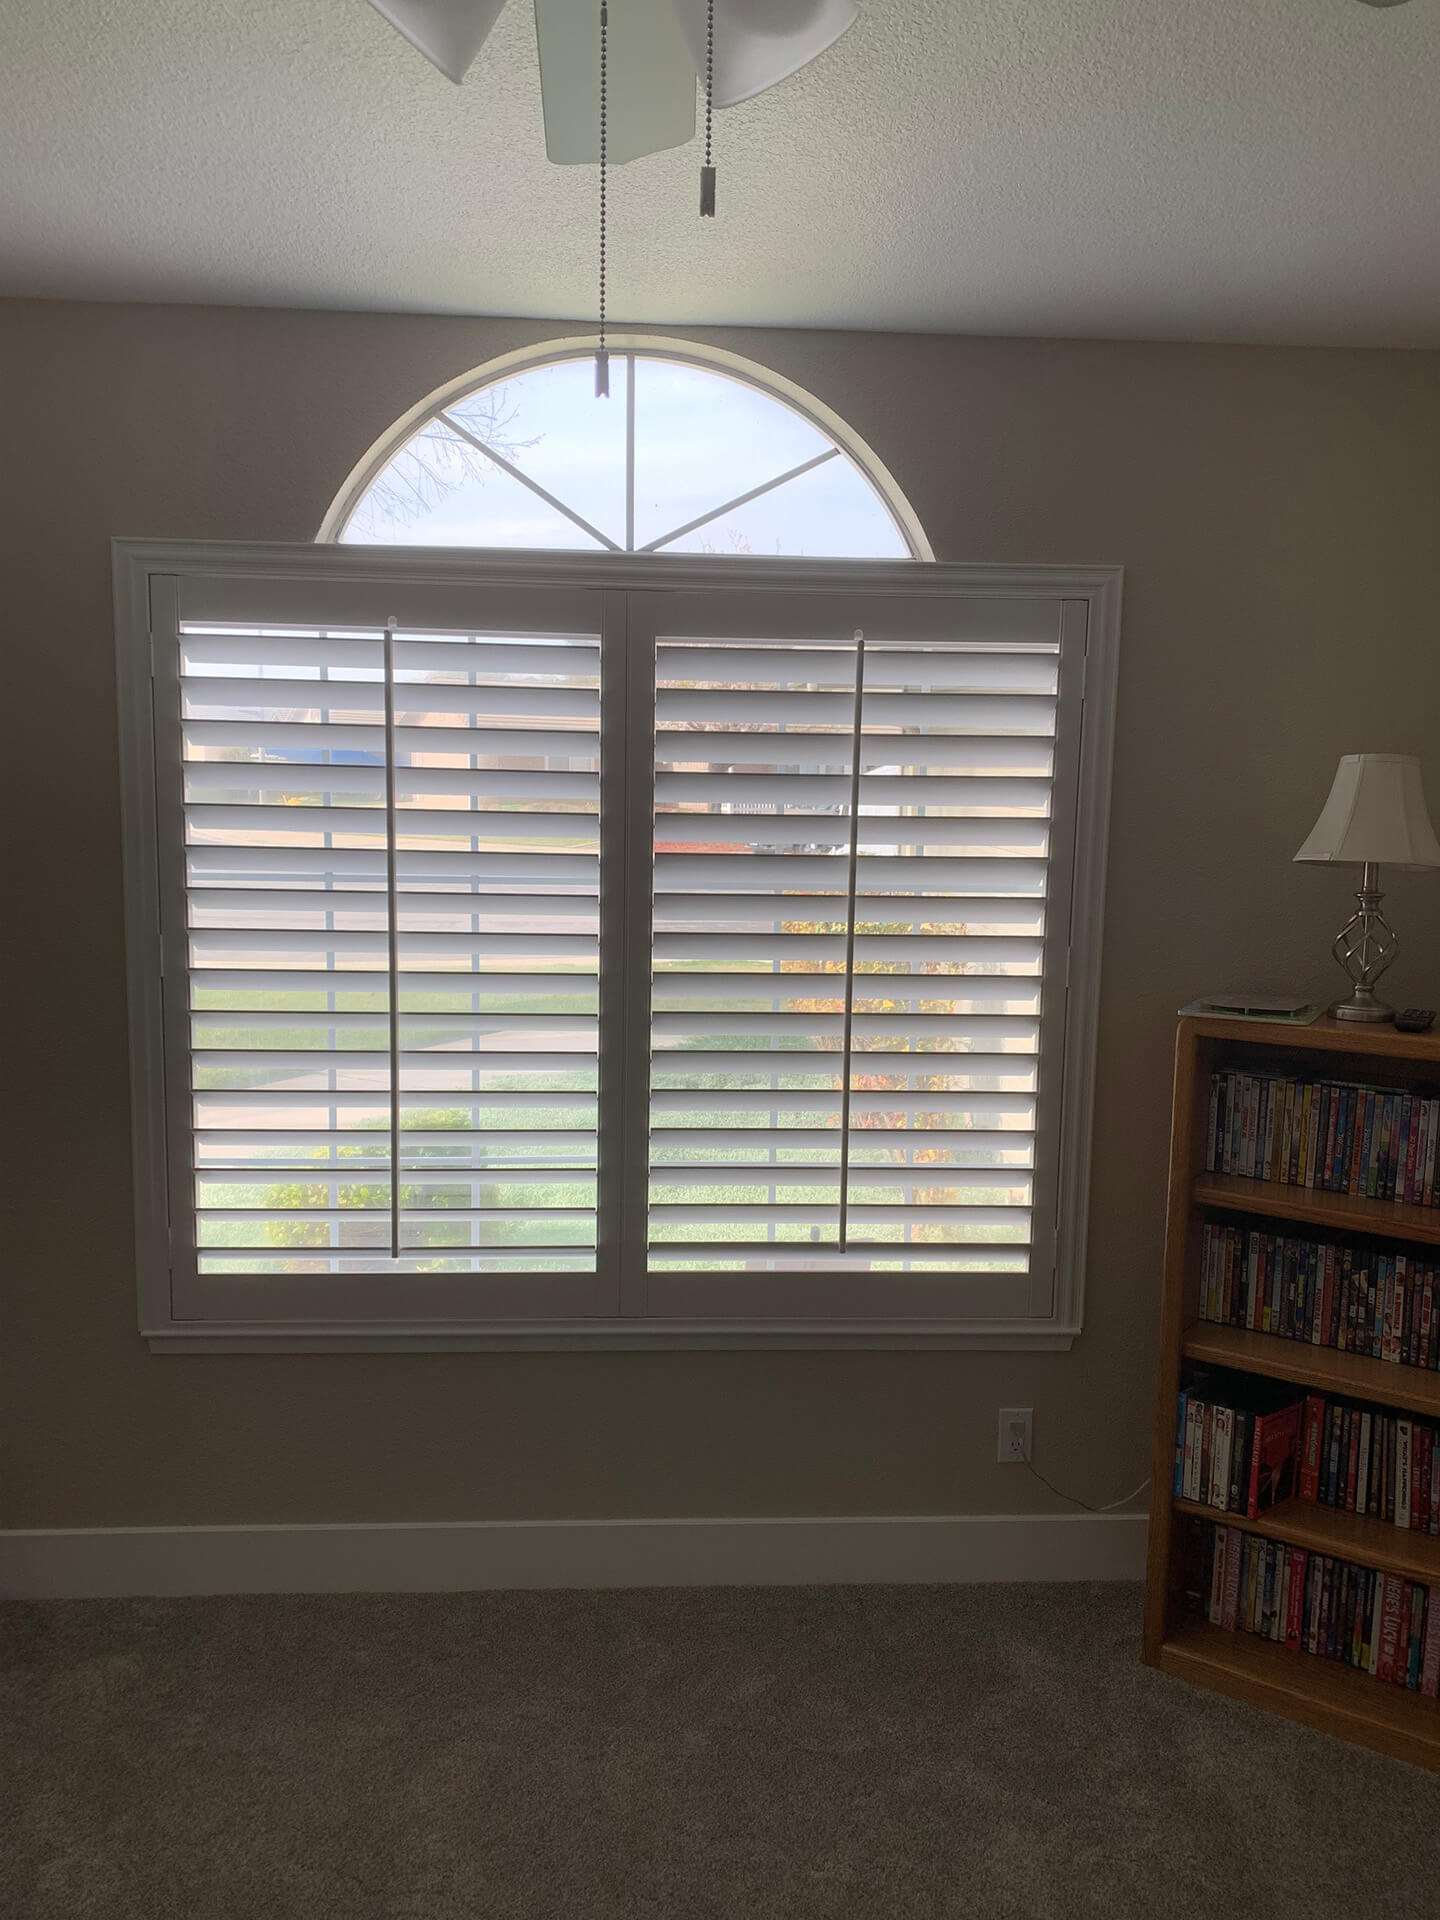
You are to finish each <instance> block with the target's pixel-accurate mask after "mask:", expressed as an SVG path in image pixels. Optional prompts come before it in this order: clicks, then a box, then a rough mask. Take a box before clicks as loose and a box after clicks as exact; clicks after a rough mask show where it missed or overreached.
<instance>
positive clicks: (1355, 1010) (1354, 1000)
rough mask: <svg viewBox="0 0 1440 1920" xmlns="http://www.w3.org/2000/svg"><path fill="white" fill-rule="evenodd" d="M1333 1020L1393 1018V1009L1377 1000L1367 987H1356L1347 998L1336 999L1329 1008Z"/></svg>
mask: <svg viewBox="0 0 1440 1920" xmlns="http://www.w3.org/2000/svg"><path fill="white" fill-rule="evenodd" d="M1330 1016H1331V1018H1332V1019H1334V1020H1393V1019H1394V1018H1395V1009H1394V1008H1393V1007H1387V1006H1386V1004H1385V1002H1384V1001H1383V1000H1377V999H1376V998H1375V996H1374V994H1373V993H1371V992H1370V990H1369V988H1368V987H1357V988H1356V989H1355V991H1354V993H1352V994H1351V995H1350V998H1349V999H1348V1000H1337V1001H1336V1002H1335V1004H1334V1006H1333V1007H1331V1009H1330Z"/></svg>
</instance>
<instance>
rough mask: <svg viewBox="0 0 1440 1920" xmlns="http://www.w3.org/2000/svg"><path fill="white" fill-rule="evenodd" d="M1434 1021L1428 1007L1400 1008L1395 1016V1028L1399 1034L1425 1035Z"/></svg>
mask: <svg viewBox="0 0 1440 1920" xmlns="http://www.w3.org/2000/svg"><path fill="white" fill-rule="evenodd" d="M1434 1019H1435V1015H1434V1012H1433V1011H1432V1009H1431V1008H1429V1007H1402V1008H1401V1009H1400V1011H1399V1012H1398V1013H1397V1014H1396V1016H1395V1028H1396V1031H1397V1032H1399V1033H1426V1032H1428V1031H1429V1028H1430V1026H1431V1024H1432V1023H1433V1021H1434Z"/></svg>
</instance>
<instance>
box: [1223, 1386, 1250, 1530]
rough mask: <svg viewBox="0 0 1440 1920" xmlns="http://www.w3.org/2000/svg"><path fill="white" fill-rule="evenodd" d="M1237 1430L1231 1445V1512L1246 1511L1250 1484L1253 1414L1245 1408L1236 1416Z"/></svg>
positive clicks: (1228, 1498) (1228, 1490)
mask: <svg viewBox="0 0 1440 1920" xmlns="http://www.w3.org/2000/svg"><path fill="white" fill-rule="evenodd" d="M1234 1422H1235V1431H1234V1437H1233V1439H1232V1441H1231V1445H1230V1485H1229V1486H1228V1487H1227V1488H1226V1499H1225V1505H1226V1507H1227V1508H1228V1510H1229V1511H1230V1512H1231V1513H1243V1512H1244V1511H1245V1494H1246V1489H1247V1488H1248V1487H1249V1485H1250V1432H1251V1424H1252V1416H1251V1415H1250V1414H1248V1413H1246V1412H1244V1411H1243V1410H1241V1411H1237V1412H1236V1414H1235V1416H1234Z"/></svg>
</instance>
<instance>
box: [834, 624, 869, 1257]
mask: <svg viewBox="0 0 1440 1920" xmlns="http://www.w3.org/2000/svg"><path fill="white" fill-rule="evenodd" d="M864 707H865V635H864V633H863V631H861V630H860V629H859V628H858V627H857V629H856V631H855V718H854V722H853V724H852V727H851V733H850V877H849V882H848V887H847V892H848V896H849V899H848V915H847V918H846V922H845V1038H844V1042H843V1046H842V1052H841V1061H842V1079H841V1082H840V1251H841V1252H842V1253H844V1252H845V1251H846V1249H847V1247H848V1245H849V1231H850V1219H849V1215H850V1031H851V1027H852V1024H853V1022H854V1017H855V880H856V873H857V869H858V866H859V852H860V740H861V720H862V716H863V713H864Z"/></svg>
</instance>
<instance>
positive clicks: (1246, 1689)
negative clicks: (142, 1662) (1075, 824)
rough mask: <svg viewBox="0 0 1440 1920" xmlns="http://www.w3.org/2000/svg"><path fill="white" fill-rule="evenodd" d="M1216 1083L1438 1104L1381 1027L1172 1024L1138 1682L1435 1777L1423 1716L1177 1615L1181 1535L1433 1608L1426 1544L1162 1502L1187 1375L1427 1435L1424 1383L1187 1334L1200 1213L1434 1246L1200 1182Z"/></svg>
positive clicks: (1378, 1688)
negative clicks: (1289, 1394)
mask: <svg viewBox="0 0 1440 1920" xmlns="http://www.w3.org/2000/svg"><path fill="white" fill-rule="evenodd" d="M1232 1067H1233V1068H1238V1069H1241V1070H1243V1071H1245V1072H1248V1073H1279V1074H1286V1075H1297V1076H1301V1077H1310V1078H1314V1079H1343V1080H1346V1081H1359V1082H1363V1083H1368V1084H1369V1085H1371V1086H1374V1087H1377V1088H1381V1089H1384V1090H1386V1091H1391V1090H1396V1091H1406V1092H1414V1091H1424V1092H1426V1093H1434V1092H1436V1091H1437V1090H1440V1034H1433V1035H1432V1034H1419V1035H1414V1034H1401V1033H1397V1032H1396V1031H1395V1030H1394V1029H1393V1028H1392V1027H1379V1028H1371V1029H1364V1028H1359V1027H1356V1026H1350V1025H1343V1024H1341V1023H1339V1022H1337V1021H1334V1020H1330V1019H1328V1018H1327V1019H1322V1020H1318V1021H1316V1022H1315V1023H1314V1024H1313V1025H1311V1026H1308V1027H1293V1026H1288V1025H1285V1024H1282V1023H1279V1022H1268V1021H1230V1020H1219V1019H1211V1018H1206V1019H1184V1020H1182V1021H1181V1023H1180V1030H1179V1034H1178V1036H1177V1041H1176V1053H1175V1100H1174V1110H1173V1119H1172V1129H1171V1164H1170V1191H1169V1201H1168V1214H1167V1224H1166V1240H1165V1271H1164V1295H1163V1312H1162V1323H1161V1349H1160V1367H1159V1378H1158V1382H1157V1388H1158V1392H1157V1401H1156V1426H1155V1458H1154V1477H1153V1491H1152V1495H1151V1514H1150V1558H1149V1568H1148V1574H1147V1590H1146V1613H1145V1658H1146V1660H1147V1661H1148V1662H1149V1663H1150V1664H1151V1665H1152V1666H1156V1667H1159V1668H1161V1669H1162V1670H1163V1671H1164V1672H1166V1673H1171V1674H1175V1675H1177V1676H1179V1677H1180V1678H1182V1679H1186V1680H1189V1681H1191V1682H1193V1683H1194V1684H1196V1685H1199V1686H1204V1687H1208V1688H1210V1689H1212V1690H1213V1691H1215V1692H1219V1693H1224V1694H1228V1695H1230V1696H1231V1697H1232V1698H1235V1699H1239V1700H1245V1701H1248V1702H1250V1703H1251V1704H1252V1705H1255V1706H1259V1707H1263V1708H1266V1709H1268V1710H1269V1711H1271V1712H1274V1713H1281V1714H1284V1715H1286V1716H1287V1717H1289V1718H1290V1719H1294V1720H1300V1721H1303V1722H1305V1723H1306V1724H1307V1725H1309V1726H1314V1727H1319V1728H1322V1729H1323V1730H1324V1731H1326V1732H1329V1733H1332V1734H1336V1735H1338V1736H1339V1737H1340V1738H1342V1739H1347V1740H1354V1741H1357V1742H1359V1743H1361V1744H1363V1745H1366V1746H1370V1747H1374V1748H1376V1749H1378V1750H1379V1751H1380V1752H1383V1753H1389V1754H1393V1755H1395V1756H1396V1757H1398V1758H1400V1759H1403V1760H1409V1761H1413V1762H1416V1763H1418V1764H1419V1765H1422V1766H1425V1767H1429V1768H1431V1769H1433V1770H1434V1771H1436V1772H1440V1703H1437V1702H1436V1701H1435V1700H1433V1699H1428V1698H1426V1697H1424V1696H1423V1695H1421V1694H1419V1693H1414V1692H1410V1691H1409V1690H1407V1689H1406V1688H1403V1687H1397V1686H1393V1685H1390V1684H1387V1683H1386V1682H1384V1681H1382V1680H1379V1679H1378V1678H1375V1677H1373V1676H1371V1675H1370V1674H1367V1673H1361V1672H1357V1671H1356V1670H1355V1669H1353V1668H1351V1667H1349V1666H1346V1665H1344V1664H1342V1663H1340V1662H1338V1661H1331V1660H1324V1659H1321V1658H1319V1657H1318V1656H1316V1655H1313V1654H1305V1653H1299V1652H1296V1651H1293V1650H1292V1649H1289V1648H1286V1647H1284V1646H1280V1645H1277V1644H1276V1643H1274V1642H1272V1641H1269V1640H1265V1639H1262V1638H1260V1637H1259V1636H1258V1635H1255V1634H1249V1633H1244V1632H1238V1631H1230V1630H1227V1629H1225V1628H1222V1627H1219V1626H1215V1625H1213V1624H1211V1623H1210V1622H1209V1621H1208V1620H1206V1619H1204V1618H1203V1617H1202V1616H1199V1615H1196V1614H1194V1613H1193V1612H1190V1611H1188V1610H1187V1608H1186V1605H1185V1592H1184V1588H1185V1566H1184V1552H1183V1542H1184V1539H1185V1533H1186V1529H1188V1528H1189V1526H1190V1525H1191V1524H1192V1520H1193V1518H1194V1517H1202V1518H1204V1519H1207V1520H1212V1521H1215V1522H1216V1523H1217V1524H1219V1525H1222V1526H1235V1527H1237V1528H1239V1529H1240V1530H1242V1531H1244V1532H1248V1533H1251V1534H1256V1535H1260V1536H1262V1537H1263V1538H1266V1539H1273V1540H1283V1541H1284V1542H1286V1543H1287V1544H1288V1545H1291V1546H1295V1547H1301V1548H1304V1549H1306V1550H1308V1551H1311V1552H1318V1553H1322V1554H1330V1555H1334V1556H1335V1557H1336V1558H1338V1559H1342V1560H1347V1561H1353V1562H1356V1563H1358V1564H1360V1565H1363V1566H1368V1567H1372V1568H1375V1569H1377V1570H1378V1571H1380V1572H1382V1573H1385V1574H1394V1575H1399V1576H1400V1577H1401V1578H1403V1579H1406V1580H1418V1581H1422V1582H1424V1583H1425V1584H1427V1585H1433V1586H1434V1587H1435V1588H1436V1590H1437V1595H1440V1537H1437V1536H1434V1535H1430V1534H1423V1533H1420V1532H1418V1531H1413V1530H1410V1529H1406V1528H1401V1527H1396V1526H1392V1525H1391V1524H1390V1523H1389V1522H1388V1521H1385V1520H1379V1519H1375V1518H1373V1517H1370V1516H1366V1515H1359V1514H1347V1513H1343V1512H1339V1511H1337V1510H1335V1509H1333V1508H1330V1507H1324V1506H1318V1505H1312V1504H1310V1503H1309V1502H1302V1501H1299V1500H1295V1499H1292V1500H1288V1501H1285V1502H1282V1503H1281V1504H1280V1505H1278V1506H1276V1507H1274V1508H1272V1509H1271V1511H1270V1512H1268V1513H1266V1514H1264V1515H1262V1516H1261V1518H1260V1519H1258V1520H1243V1519H1241V1518H1239V1516H1237V1515H1234V1514H1226V1513H1221V1512H1218V1511H1217V1510H1215V1509H1213V1508H1209V1507H1203V1506H1198V1505H1196V1504H1195V1503H1194V1502H1192V1501H1187V1500H1181V1499H1177V1498H1176V1497H1175V1495H1174V1493H1173V1491H1172V1489H1173V1484H1174V1466H1175V1412H1176V1399H1177V1395H1178V1392H1179V1388H1180V1385H1181V1381H1182V1373H1183V1370H1184V1369H1185V1367H1186V1365H1187V1363H1191V1362H1203V1363H1206V1364H1208V1365H1210V1366H1216V1367H1228V1368H1234V1369H1236V1370H1238V1371H1240V1372H1242V1373H1247V1374H1252V1375H1263V1376H1268V1377H1269V1378H1272V1379H1275V1380H1279V1381H1286V1382H1289V1383H1291V1384H1292V1385H1294V1386H1296V1387H1297V1388H1306V1389H1309V1390H1311V1391H1315V1392H1322V1393H1326V1394H1332V1395H1336V1396H1339V1397H1341V1398H1345V1399H1349V1400H1358V1401H1368V1402H1372V1403H1376V1404H1378V1405H1381V1406H1384V1407H1393V1408H1398V1409H1401V1410H1403V1411H1407V1412H1410V1413H1413V1414H1415V1415H1417V1416H1418V1417H1420V1418H1422V1419H1430V1420H1432V1421H1440V1374H1437V1373H1433V1372H1430V1371H1428V1370H1426V1369H1423V1368H1419V1367H1407V1366H1396V1365H1393V1364H1391V1363H1389V1362H1387V1361H1380V1360H1375V1359H1373V1358H1371V1357H1370V1356H1369V1355H1362V1354H1354V1353H1340V1352H1337V1351H1335V1350H1334V1349H1332V1348H1328V1347H1321V1346H1315V1345H1311V1344H1308V1343H1306V1342H1302V1341H1298V1340H1289V1339H1284V1338H1281V1337H1280V1336H1278V1335H1274V1334H1265V1333H1252V1332H1247V1331H1245V1330H1243V1329H1241V1328H1236V1327H1230V1326H1221V1325H1214V1324H1211V1323H1210V1322H1207V1321H1202V1320H1201V1319H1200V1317H1199V1308H1200V1279H1201V1263H1202V1252H1203V1229H1204V1226H1205V1223H1206V1221H1207V1220H1210V1219H1213V1217H1214V1215H1215V1213H1216V1212H1217V1211H1224V1212H1229V1213H1232V1214H1244V1215H1247V1216H1249V1218H1250V1221H1251V1222H1252V1223H1253V1224H1258V1225H1260V1226H1261V1227H1262V1228H1263V1227H1264V1225H1265V1223H1266V1222H1269V1221H1274V1222H1276V1223H1277V1224H1278V1223H1282V1222H1289V1221H1299V1222H1303V1223H1305V1224H1306V1225H1308V1226H1311V1227H1315V1228H1318V1229H1322V1230H1324V1231H1325V1232H1327V1233H1331V1234H1337V1235H1339V1236H1341V1237H1343V1238H1347V1239H1354V1240H1357V1241H1358V1240H1363V1241H1370V1242H1373V1241H1374V1240H1375V1239H1377V1238H1380V1239H1383V1240H1387V1241H1410V1242H1412V1243H1415V1244H1417V1245H1425V1246H1440V1208H1436V1207H1416V1206H1406V1205H1404V1204H1402V1203H1399V1202H1395V1201H1379V1200H1369V1199H1362V1198H1359V1197H1354V1196H1350V1195H1345V1194H1337V1193H1325V1192H1316V1191H1314V1190H1313V1189H1308V1188H1300V1187H1291V1186H1287V1185H1282V1184H1280V1183H1278V1182H1272V1181H1261V1180H1250V1179H1243V1178H1240V1177H1238V1176H1234V1175H1231V1176H1225V1175H1220V1174H1213V1173H1208V1172H1207V1171H1206V1168H1205V1148H1206V1134H1207V1128H1208V1120H1209V1106H1210V1076H1211V1074H1212V1073H1214V1072H1216V1071H1223V1070H1226V1069H1229V1068H1232ZM1282 1230H1283V1229H1282Z"/></svg>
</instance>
